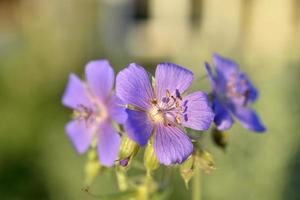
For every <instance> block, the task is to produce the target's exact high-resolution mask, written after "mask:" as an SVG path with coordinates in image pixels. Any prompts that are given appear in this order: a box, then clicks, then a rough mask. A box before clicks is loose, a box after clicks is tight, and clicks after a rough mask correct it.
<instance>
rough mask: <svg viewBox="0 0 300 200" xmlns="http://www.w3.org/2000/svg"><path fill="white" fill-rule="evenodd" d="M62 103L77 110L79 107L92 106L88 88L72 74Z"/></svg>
mask: <svg viewBox="0 0 300 200" xmlns="http://www.w3.org/2000/svg"><path fill="white" fill-rule="evenodd" d="M62 103H63V105H64V106H67V107H69V108H72V109H76V108H77V107H78V106H79V105H84V106H85V107H90V106H91V102H90V100H89V98H88V94H87V91H86V88H85V87H84V85H83V83H82V82H81V80H80V79H79V78H78V77H77V76H76V75H75V74H70V76H69V80H68V84H67V87H66V89H65V92H64V95H63V98H62Z"/></svg>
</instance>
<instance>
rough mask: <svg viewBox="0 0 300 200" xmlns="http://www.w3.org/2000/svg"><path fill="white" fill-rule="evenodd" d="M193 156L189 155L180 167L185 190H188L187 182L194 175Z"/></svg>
mask: <svg viewBox="0 0 300 200" xmlns="http://www.w3.org/2000/svg"><path fill="white" fill-rule="evenodd" d="M194 160H195V157H194V155H193V154H192V155H190V156H189V157H188V159H187V160H186V161H184V162H183V163H182V164H181V165H180V175H181V177H182V179H183V181H184V183H185V186H186V188H188V184H189V181H190V180H191V178H192V177H193V175H194Z"/></svg>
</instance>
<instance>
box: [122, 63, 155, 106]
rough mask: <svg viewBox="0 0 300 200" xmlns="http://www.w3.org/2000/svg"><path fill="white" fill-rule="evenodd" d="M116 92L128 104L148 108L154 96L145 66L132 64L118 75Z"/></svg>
mask: <svg viewBox="0 0 300 200" xmlns="http://www.w3.org/2000/svg"><path fill="white" fill-rule="evenodd" d="M116 93H117V96H118V97H120V98H121V99H122V100H123V101H124V102H125V103H126V104H132V105H134V106H137V107H139V108H141V109H144V110H146V109H147V108H148V107H149V106H150V101H151V99H152V98H153V90H152V86H151V82H150V79H149V74H148V73H147V72H146V70H145V69H144V68H143V67H141V66H139V65H137V64H135V63H132V64H130V65H129V66H128V67H127V68H125V69H123V70H122V71H120V72H119V74H118V75H117V79H116Z"/></svg>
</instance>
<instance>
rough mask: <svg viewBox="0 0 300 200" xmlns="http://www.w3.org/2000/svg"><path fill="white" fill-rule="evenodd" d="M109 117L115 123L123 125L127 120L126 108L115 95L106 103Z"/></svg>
mask: <svg viewBox="0 0 300 200" xmlns="http://www.w3.org/2000/svg"><path fill="white" fill-rule="evenodd" d="M107 109H108V113H109V116H110V117H111V118H112V119H113V120H114V121H116V122H118V123H120V124H123V123H125V121H126V119H127V113H126V108H125V105H124V103H123V101H122V100H121V99H120V98H119V97H117V96H116V95H112V96H111V97H110V99H109V101H108V103H107Z"/></svg>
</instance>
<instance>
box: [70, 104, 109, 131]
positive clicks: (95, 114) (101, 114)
mask: <svg viewBox="0 0 300 200" xmlns="http://www.w3.org/2000/svg"><path fill="white" fill-rule="evenodd" d="M93 105H94V106H93V107H92V108H89V107H86V106H84V105H81V104H80V105H78V106H77V108H76V109H75V110H74V118H75V119H76V120H78V121H80V120H83V121H84V122H85V124H86V126H87V127H88V126H90V125H91V124H94V123H98V122H101V121H102V120H104V119H106V118H107V116H108V114H107V111H106V108H105V106H104V105H102V104H101V103H98V102H96V103H94V104H93Z"/></svg>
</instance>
